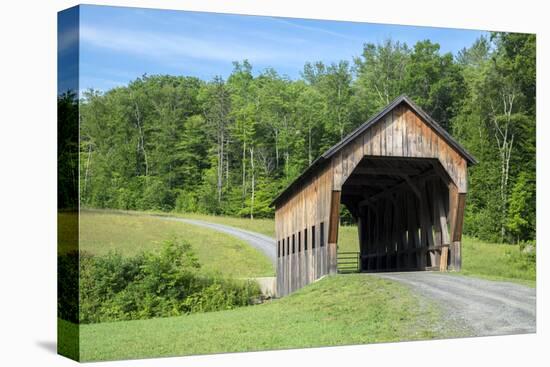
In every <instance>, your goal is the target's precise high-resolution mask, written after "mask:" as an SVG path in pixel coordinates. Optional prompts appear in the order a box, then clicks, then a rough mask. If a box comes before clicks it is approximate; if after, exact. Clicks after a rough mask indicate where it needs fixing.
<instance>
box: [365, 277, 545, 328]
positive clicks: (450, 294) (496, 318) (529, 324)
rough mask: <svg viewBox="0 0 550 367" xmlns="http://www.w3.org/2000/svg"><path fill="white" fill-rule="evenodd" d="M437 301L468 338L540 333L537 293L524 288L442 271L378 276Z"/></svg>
mask: <svg viewBox="0 0 550 367" xmlns="http://www.w3.org/2000/svg"><path fill="white" fill-rule="evenodd" d="M372 275H373V276H377V277H381V278H384V279H389V280H394V281H397V282H400V283H403V284H406V285H407V286H409V287H411V289H412V290H413V291H414V292H416V293H417V294H420V295H422V296H426V297H429V298H430V299H432V300H435V301H436V302H437V303H438V304H440V305H441V307H443V309H444V311H445V314H447V315H449V317H451V318H452V319H454V320H453V321H456V323H457V325H463V327H464V329H465V330H464V331H465V334H467V335H472V336H473V335H476V336H481V335H504V334H521V333H534V332H535V331H536V298H535V297H536V292H535V289H534V288H529V287H526V286H523V285H519V284H514V283H509V282H496V281H490V280H484V279H479V278H474V277H466V276H460V275H457V274H446V273H438V272H402V273H377V274H372Z"/></svg>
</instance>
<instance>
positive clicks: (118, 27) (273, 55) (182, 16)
mask: <svg viewBox="0 0 550 367" xmlns="http://www.w3.org/2000/svg"><path fill="white" fill-rule="evenodd" d="M483 33H484V32H483V31H475V30H461V29H446V28H433V27H413V26H397V25H384V24H372V23H356V22H339V21H327V20H307V19H292V18H277V17H260V16H248V15H229V14H216V13H201V12H186V11H170V10H154V9H140V8H124V7H107V6H91V5H85V6H81V8H80V89H81V90H83V89H87V88H90V87H93V88H95V89H99V90H104V91H105V90H108V89H111V88H113V87H116V86H120V85H125V84H127V83H128V82H129V81H130V80H133V79H135V78H136V77H139V76H141V75H142V74H144V73H147V74H150V75H151V74H171V75H192V76H197V77H200V78H202V79H205V80H209V79H211V78H212V77H214V76H215V75H221V76H223V77H224V78H225V77H227V76H228V75H229V74H230V73H231V70H232V61H236V60H243V59H248V60H249V61H250V62H251V64H252V66H253V69H254V72H255V73H259V72H261V71H262V70H264V69H265V68H267V67H273V68H275V69H276V70H277V71H278V72H279V73H280V74H284V75H287V76H288V77H290V78H293V79H296V78H299V77H300V71H301V70H302V69H303V66H304V63H305V62H306V61H317V60H321V61H323V62H325V63H330V62H337V61H339V60H341V59H345V60H349V61H351V60H352V58H353V57H354V56H359V55H360V54H361V52H362V47H363V44H364V43H366V42H373V43H378V42H382V41H384V40H385V39H387V38H391V39H393V40H398V41H401V42H406V43H407V44H408V45H409V46H412V45H414V43H415V42H416V41H419V40H424V39H430V40H432V41H434V42H437V43H439V44H440V45H441V51H442V52H452V53H454V54H456V52H457V51H459V50H460V49H462V48H463V47H467V46H469V45H471V44H472V43H473V42H474V40H475V39H476V38H478V37H479V36H480V35H481V34H483Z"/></svg>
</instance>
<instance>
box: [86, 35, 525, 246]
mask: <svg viewBox="0 0 550 367" xmlns="http://www.w3.org/2000/svg"><path fill="white" fill-rule="evenodd" d="M400 94H407V95H408V96H409V97H411V98H412V99H413V100H414V101H415V102H416V103H418V104H419V105H420V106H422V108H424V109H425V110H426V112H428V113H429V114H430V115H431V116H432V117H433V118H434V119H435V120H436V121H438V122H439V123H440V124H441V125H442V126H443V127H444V128H445V129H447V130H449V131H450V132H451V134H452V135H453V136H455V137H456V138H457V139H458V140H459V141H460V142H461V143H462V144H463V145H464V146H465V147H466V148H467V149H468V150H469V151H470V152H471V153H472V154H473V155H474V156H475V157H476V158H477V159H478V160H479V162H480V163H479V165H477V166H475V167H472V168H471V169H470V176H469V196H468V204H467V213H466V223H465V232H466V233H469V234H472V235H476V236H478V237H480V238H483V239H488V240H496V241H509V242H515V241H518V240H527V239H532V238H534V235H535V36H534V35H524V34H508V33H494V34H491V35H490V36H489V37H481V38H480V39H478V40H477V41H476V42H475V43H474V44H473V45H472V46H471V47H469V48H467V49H464V50H462V51H461V52H459V53H458V55H456V57H455V56H453V55H452V54H450V53H446V54H442V53H441V52H440V47H439V45H438V44H436V43H432V42H431V41H429V40H427V41H422V42H418V43H416V44H415V45H414V47H412V48H410V47H408V46H407V45H406V44H403V43H400V42H394V41H391V40H388V41H386V42H384V43H382V44H377V45H374V44H366V45H365V46H364V49H363V52H362V55H361V56H360V57H357V58H355V59H353V60H352V61H351V62H349V61H345V60H343V61H340V62H338V63H333V64H330V65H325V64H323V63H321V62H315V63H306V64H305V66H304V68H303V71H302V73H301V78H299V79H297V80H292V79H290V78H288V77H286V76H284V75H279V74H278V73H277V71H276V70H273V69H266V70H264V71H262V72H261V73H259V74H257V75H255V74H254V73H253V69H252V65H250V63H249V62H247V61H243V62H235V63H234V69H233V72H232V73H231V75H230V76H229V77H228V78H227V80H223V79H222V78H221V77H216V78H214V79H213V80H210V81H204V80H200V79H198V78H195V77H184V76H167V75H157V76H147V75H144V76H143V77H141V78H138V79H136V80H134V81H132V82H131V83H129V85H128V86H126V87H120V88H115V89H112V90H109V91H107V92H105V93H102V92H98V91H94V90H89V91H88V92H86V93H85V94H84V96H83V98H82V100H81V101H80V118H81V142H80V151H81V160H80V164H81V169H80V172H81V174H80V190H81V203H82V205H84V206H90V207H100V208H103V207H106V208H119V209H138V210H139V209H145V210H152V209H155V210H165V211H170V210H176V211H182V212H203V213H214V214H225V215H236V216H247V217H251V218H254V217H270V216H273V208H271V207H270V206H269V203H270V202H271V200H272V199H273V198H274V197H275V196H276V195H277V193H278V192H279V191H280V190H282V189H283V188H284V187H285V186H286V185H288V184H289V183H290V182H291V181H292V180H293V179H294V178H295V177H296V176H297V175H299V174H300V172H301V171H303V170H304V169H305V168H306V167H307V166H308V165H309V164H310V163H311V162H312V161H313V160H314V159H315V158H316V157H317V156H319V155H320V154H321V153H322V152H323V151H324V150H326V149H327V148H329V147H330V146H332V145H333V144H335V143H336V142H338V141H339V140H340V139H341V138H342V137H344V136H345V135H346V134H348V133H349V132H350V131H352V130H353V129H354V128H355V127H357V126H358V125H360V124H361V123H363V122H364V121H366V120H367V119H368V118H369V116H371V115H372V114H374V113H376V112H377V111H378V110H380V109H381V108H382V107H384V106H385V105H386V104H388V103H389V102H390V101H391V100H392V99H394V98H395V97H396V96H398V95H400Z"/></svg>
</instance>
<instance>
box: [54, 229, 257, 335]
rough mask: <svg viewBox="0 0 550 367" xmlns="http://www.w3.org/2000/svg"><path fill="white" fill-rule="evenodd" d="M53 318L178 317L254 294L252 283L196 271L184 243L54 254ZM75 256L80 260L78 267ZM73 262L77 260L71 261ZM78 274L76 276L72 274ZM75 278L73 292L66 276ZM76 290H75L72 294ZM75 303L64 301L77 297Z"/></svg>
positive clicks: (230, 305) (223, 307)
mask: <svg viewBox="0 0 550 367" xmlns="http://www.w3.org/2000/svg"><path fill="white" fill-rule="evenodd" d="M58 259H59V260H58V268H59V271H60V279H61V281H60V288H59V297H58V300H59V301H58V303H59V307H58V310H59V317H60V318H62V319H64V320H68V321H72V322H80V323H85V324H86V323H95V322H107V321H119V320H135V319H145V318H152V317H166V316H178V315H183V314H188V313H194V312H206V311H216V310H227V309H231V308H234V307H240V306H246V305H250V304H252V302H253V301H254V299H256V298H258V297H259V295H260V290H259V287H258V285H257V284H256V283H255V282H252V281H237V280H232V279H226V278H223V277H221V276H220V275H219V274H208V273H204V272H200V271H199V269H200V264H199V262H198V259H197V257H196V256H195V254H194V252H193V251H192V249H191V246H190V245H189V243H187V242H184V241H177V240H168V241H164V243H163V247H162V250H161V251H160V252H159V253H153V252H142V253H140V254H138V255H136V256H131V257H125V256H122V255H120V254H119V253H116V252H111V253H108V254H107V255H103V256H93V255H90V254H88V253H85V252H82V253H80V256H79V255H78V254H77V253H70V254H65V255H60V256H59V258H58ZM75 259H79V260H80V265H79V268H78V269H79V271H80V275H78V272H77V271H76V270H75V266H74V265H75V261H74V260H75ZM76 264H78V261H76ZM78 277H79V278H78ZM76 278H78V279H80V284H79V288H80V289H79V292H78V289H74V287H70V288H68V287H66V286H65V285H66V284H68V285H72V284H73V283H72V282H71V281H70V280H71V279H76ZM75 292H76V293H75ZM77 295H79V297H80V301H79V305H77V304H73V303H70V302H69V303H67V300H75V302H76V300H78V297H77Z"/></svg>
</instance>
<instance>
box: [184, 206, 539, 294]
mask: <svg viewBox="0 0 550 367" xmlns="http://www.w3.org/2000/svg"><path fill="white" fill-rule="evenodd" d="M184 216H185V217H189V218H196V219H202V220H205V221H211V222H216V223H221V224H227V225H231V226H235V227H239V228H243V229H248V230H251V231H256V232H260V233H263V234H265V235H268V236H272V237H275V223H274V221H273V220H271V219H260V220H257V219H254V220H250V219H246V218H230V217H223V216H211V215H198V214H192V215H187V214H186V215H184ZM338 251H343V252H356V251H359V238H358V234H357V228H356V227H355V226H340V229H339V233H338ZM454 274H461V275H469V276H478V277H482V278H486V279H491V280H504V281H512V282H517V283H521V284H525V285H528V286H531V287H534V286H535V280H536V268H535V265H534V264H533V263H528V262H526V261H525V257H524V256H521V255H520V248H519V246H517V245H508V244H498V243H489V242H484V241H481V240H478V239H476V238H472V237H468V236H463V239H462V270H461V271H460V273H454Z"/></svg>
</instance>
